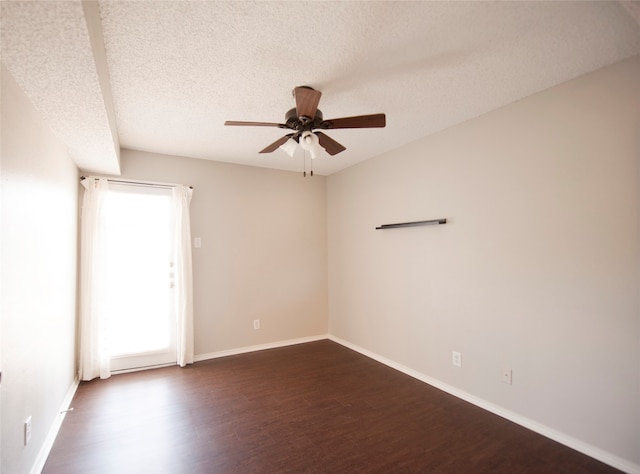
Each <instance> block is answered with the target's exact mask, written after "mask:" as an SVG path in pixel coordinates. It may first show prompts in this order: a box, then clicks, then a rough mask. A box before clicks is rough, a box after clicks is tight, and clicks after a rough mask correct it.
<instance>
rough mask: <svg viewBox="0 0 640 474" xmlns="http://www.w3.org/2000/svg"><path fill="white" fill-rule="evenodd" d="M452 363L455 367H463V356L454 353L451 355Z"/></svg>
mask: <svg viewBox="0 0 640 474" xmlns="http://www.w3.org/2000/svg"><path fill="white" fill-rule="evenodd" d="M451 362H452V363H453V365H454V366H455V367H462V354H460V353H459V352H456V351H453V352H452V353H451Z"/></svg>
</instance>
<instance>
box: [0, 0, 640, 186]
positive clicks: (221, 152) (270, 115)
mask: <svg viewBox="0 0 640 474" xmlns="http://www.w3.org/2000/svg"><path fill="white" fill-rule="evenodd" d="M22 3H26V4H33V5H37V8H36V7H32V8H31V10H32V11H31V12H30V13H29V14H28V15H27V16H25V15H24V14H23V15H22V17H21V18H20V21H22V22H23V23H24V24H22V25H20V24H18V23H19V22H18V21H17V20H16V18H15V17H16V16H20V15H16V14H15V11H19V10H21V9H24V8H27V7H17V6H16V4H22ZM83 3H84V5H82V4H83ZM83 7H84V10H85V11H87V2H77V1H68V2H12V1H9V2H2V13H3V25H2V27H3V32H2V42H3V61H5V62H7V63H8V64H7V65H8V67H9V70H10V71H11V72H12V74H13V75H14V76H15V77H16V80H17V81H18V83H20V84H21V85H22V87H23V89H25V91H26V92H27V94H28V95H29V96H30V97H31V99H32V101H33V102H34V103H35V105H36V107H38V108H40V109H41V110H42V111H43V116H45V117H46V118H47V119H48V120H50V121H51V123H52V128H53V129H54V130H62V131H63V132H64V133H62V132H61V133H62V135H64V136H65V137H66V138H65V140H66V141H67V142H68V143H70V147H71V148H73V147H74V146H75V147H77V145H73V146H72V145H71V144H72V143H74V140H73V139H71V140H70V139H69V138H68V136H69V135H73V134H74V131H75V132H76V134H77V135H79V137H76V139H75V143H76V144H77V143H80V144H82V143H85V142H87V141H89V142H92V141H93V140H94V139H95V140H96V143H87V144H86V145H87V152H88V153H87V154H88V155H91V156H89V157H87V156H81V157H80V158H78V160H77V162H78V163H79V165H80V166H81V167H82V168H85V169H88V170H92V169H93V168H99V167H100V166H101V163H100V162H101V160H108V159H115V160H116V161H117V154H116V155H114V154H113V153H112V152H111V153H108V152H107V153H105V152H101V153H100V152H94V149H101V147H103V146H104V143H103V142H106V141H108V139H109V138H112V139H113V138H114V137H115V139H116V141H117V140H119V143H120V146H122V147H123V148H130V149H135V150H144V151H152V152H157V153H165V154H172V155H179V156H188V157H194V158H204V159H211V160H218V161H228V162H235V163H241V164H247V165H254V166H265V167H272V168H278V169H288V170H296V171H299V170H302V167H303V152H302V150H299V151H298V154H296V156H294V157H293V158H290V157H289V156H287V155H286V154H285V153H284V152H283V151H281V150H277V151H276V152H274V153H272V154H269V155H260V154H258V151H259V150H261V149H262V148H264V147H265V146H266V145H268V144H270V143H271V142H273V141H275V140H276V139H277V138H279V137H281V136H282V135H283V134H284V131H283V130H280V129H277V128H264V127H225V126H224V125H223V123H224V121H225V120H246V121H265V122H283V121H284V114H285V112H286V111H287V110H288V109H289V108H291V107H293V106H294V105H295V103H294V99H293V97H292V96H291V91H292V89H293V88H294V87H296V86H300V85H309V86H312V87H314V88H315V89H318V90H320V91H322V93H323V96H322V99H321V101H320V109H321V110H322V111H323V113H324V116H325V118H337V117H343V116H352V115H361V114H370V113H378V112H384V113H386V114H387V127H386V128H383V129H353V130H332V131H329V132H327V133H328V134H329V135H330V136H331V137H332V138H334V139H336V140H337V141H339V142H341V143H342V144H343V145H344V146H346V147H347V150H346V151H345V152H343V153H340V154H338V155H336V156H329V155H324V156H322V157H320V158H318V159H316V160H314V163H313V166H314V171H315V172H316V173H318V174H331V173H333V172H336V171H338V170H340V169H343V168H346V167H348V166H351V165H353V164H355V163H358V162H360V161H363V160H366V159H368V158H371V157H373V156H376V155H378V154H380V153H382V152H385V151H387V150H390V149H393V148H396V147H398V146H401V145H403V144H405V143H408V142H411V141H414V140H416V139H418V138H421V137H423V136H426V135H429V134H432V133H434V132H437V131H439V130H442V129H445V128H447V127H450V126H452V125H455V124H457V123H460V122H463V121H465V120H468V119H470V118H473V117H476V116H478V115H481V114H483V113H486V112H488V111H491V110H494V109H496V108H499V107H502V106H504V105H506V104H509V103H511V102H514V101H516V100H519V99H521V98H523V97H525V96H528V95H530V94H533V93H535V92H538V91H541V90H544V89H546V88H549V87H552V86H554V85H556V84H559V83H561V82H564V81H567V80H570V79H573V78H575V77H577V76H579V75H582V74H585V73H587V72H590V71H593V70H595V69H598V68H600V67H603V66H606V65H609V64H612V63H615V62H617V61H620V60H623V59H625V58H627V57H630V56H633V55H636V54H639V53H640V25H639V24H638V16H637V11H638V10H637V3H636V2H629V1H624V2H591V1H590V2H523V1H518V2H398V1H394V2H384V1H376V2H355V1H353V2H351V1H344V2H322V1H313V2H299V1H286V2H285V1H281V2H266V1H265V2H241V1H234V2H212V1H200V2H186V1H163V2H156V1H132V2H127V1H102V2H100V3H99V7H100V10H99V11H100V15H101V26H102V31H101V32H100V33H102V35H103V37H104V47H105V50H106V63H107V64H108V73H106V72H104V71H102V69H103V68H101V66H100V64H101V62H100V57H99V56H100V54H98V53H99V51H96V46H95V41H94V45H93V46H92V45H91V44H90V42H89V34H88V32H87V26H83V25H82V24H81V18H82V17H81V15H82V10H83ZM634 15H635V17H634ZM5 18H8V19H10V21H5ZM59 22H62V23H63V25H59V27H60V28H63V27H64V28H65V30H63V31H64V33H63V32H62V30H56V29H55V28H54V33H52V34H54V40H57V41H58V42H59V43H60V44H57V43H55V41H54V42H53V43H54V44H56V47H55V49H54V52H56V53H57V54H56V55H55V56H54V58H53V59H52V60H51V59H49V55H50V50H49V48H50V45H51V44H52V41H51V40H49V41H47V40H45V39H43V38H35V39H34V40H33V41H31V40H27V39H24V38H23V37H22V36H24V35H25V32H24V30H25V28H26V29H27V30H29V23H32V25H31V26H32V28H31V32H30V33H28V34H27V36H28V37H29V36H38V35H35V33H34V31H39V32H42V30H43V27H42V25H43V24H44V25H51V24H57V23H59ZM98 26H100V25H98ZM49 29H51V28H49ZM98 29H99V28H98ZM45 30H46V28H45ZM88 30H89V32H91V31H92V27H91V26H89V28H88ZM69 31H71V32H73V33H72V34H70V33H69ZM56 35H57V36H56ZM94 36H95V35H94ZM60 37H62V38H64V41H61V40H60ZM37 39H39V40H40V44H38V43H37V41H36V40H37ZM91 56H93V61H94V67H93V71H87V68H89V69H90V68H91V67H90V66H91V64H90V62H91V61H90V59H91ZM30 58H31V59H30ZM39 62H43V63H44V65H45V66H47V64H49V63H54V62H55V63H57V65H58V68H59V69H61V70H62V72H61V73H60V72H58V75H56V74H55V71H54V73H53V74H50V73H51V71H49V69H48V66H47V67H44V68H42V69H40V70H38V65H39V64H38V63H39ZM25 64H26V65H25ZM52 67H53V66H52ZM54 69H55V68H54ZM60 74H62V75H60ZM50 75H51V78H52V79H50V80H49V83H48V84H46V82H47V77H48V76H50ZM34 77H35V79H37V80H34ZM105 78H106V79H107V82H108V86H110V89H111V91H112V94H113V98H111V94H110V93H107V94H105V85H104V84H102V87H101V84H100V81H104V80H105ZM34 83H35V85H34ZM43 83H44V84H43ZM85 89H90V90H91V92H89V93H87V92H86V90H85ZM96 91H101V93H102V98H103V101H102V102H103V104H102V106H100V104H96V103H94V102H96ZM107 92H108V88H107ZM98 102H99V101H98ZM105 103H106V104H107V106H106V107H105ZM110 104H111V105H113V106H115V124H116V126H115V127H114V126H111V127H109V125H108V123H109V120H108V113H109V112H108V109H109V106H110ZM74 112H75V113H74ZM87 114H88V115H89V117H86V115H87ZM79 121H80V122H82V123H80V124H79V123H78V122H79ZM85 125H89V128H91V129H93V130H94V134H93V135H92V134H91V133H90V132H87V131H86V130H85V129H86V128H87V127H86V126H85ZM116 127H117V132H116V131H115V130H114V129H115V128H116ZM96 130H97V131H99V132H97V133H95V131H96ZM96 134H97V135H99V136H100V137H102V139H100V138H95V136H94V135H96ZM112 135H113V136H114V137H112ZM92 152H93V155H92ZM75 155H77V154H74V156H75ZM92 158H93V161H94V162H93V163H90V162H88V161H87V160H89V161H90V160H91V159H92Z"/></svg>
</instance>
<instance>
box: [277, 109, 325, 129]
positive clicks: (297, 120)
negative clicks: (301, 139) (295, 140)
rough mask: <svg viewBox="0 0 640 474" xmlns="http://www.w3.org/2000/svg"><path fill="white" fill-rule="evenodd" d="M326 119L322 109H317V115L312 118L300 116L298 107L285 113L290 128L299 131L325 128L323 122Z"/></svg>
mask: <svg viewBox="0 0 640 474" xmlns="http://www.w3.org/2000/svg"><path fill="white" fill-rule="evenodd" d="M323 121H324V119H323V117H322V111H321V110H320V109H317V110H316V116H315V117H314V118H313V120H311V119H310V118H309V117H305V116H304V115H303V116H300V117H299V116H298V112H297V110H296V108H295V107H294V108H293V109H289V110H288V111H287V113H286V114H285V123H286V125H287V127H288V128H290V129H291V130H295V131H297V132H298V133H302V132H307V131H309V132H310V131H311V130H314V129H316V128H323V127H322V123H323Z"/></svg>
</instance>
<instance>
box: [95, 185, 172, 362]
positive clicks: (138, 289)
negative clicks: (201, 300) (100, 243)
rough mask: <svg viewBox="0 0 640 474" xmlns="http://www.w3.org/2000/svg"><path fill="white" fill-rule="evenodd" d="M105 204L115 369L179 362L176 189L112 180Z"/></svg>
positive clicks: (109, 305)
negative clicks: (175, 285) (174, 259)
mask: <svg viewBox="0 0 640 474" xmlns="http://www.w3.org/2000/svg"><path fill="white" fill-rule="evenodd" d="M106 206H107V209H106V210H107V216H108V220H107V226H106V227H107V228H106V233H107V248H108V250H107V253H108V271H107V287H108V327H109V330H108V332H109V348H110V353H111V370H112V371H118V370H125V369H132V368H139V367H146V366H153V365H161V364H169V363H174V362H176V344H175V341H176V336H175V334H176V327H175V326H176V323H175V315H174V311H173V308H174V305H173V298H172V297H173V291H172V284H171V280H172V276H173V274H172V271H173V268H172V267H173V263H172V248H173V245H172V244H173V242H172V232H171V215H172V210H171V190H170V189H163V188H153V187H142V186H132V185H117V184H110V185H109V195H108V197H107V200H106Z"/></svg>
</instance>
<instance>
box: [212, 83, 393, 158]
mask: <svg viewBox="0 0 640 474" xmlns="http://www.w3.org/2000/svg"><path fill="white" fill-rule="evenodd" d="M293 95H294V97H295V99H296V106H295V108H293V109H290V110H289V111H287V113H286V114H285V123H270V122H239V121H234V120H228V121H226V122H225V123H224V124H225V125H231V126H250V127H278V128H283V129H289V130H293V132H294V133H290V134H288V135H285V136H284V137H281V138H279V139H278V140H276V141H275V142H273V143H272V144H270V145H268V146H267V147H266V148H264V149H263V150H261V151H260V153H272V152H273V151H275V150H277V149H278V148H281V149H282V150H283V151H284V152H285V153H287V155H289V156H290V157H293V155H294V154H295V151H296V149H297V147H298V145H300V147H301V148H302V149H303V150H305V151H308V152H309V154H310V155H311V158H312V159H314V158H317V157H318V156H320V154H321V153H322V152H323V151H326V152H327V153H329V154H330V155H337V154H338V153H341V152H343V151H344V150H346V148H345V147H344V146H343V145H341V144H340V143H338V142H337V141H335V140H334V139H333V138H331V137H329V136H328V135H326V134H325V133H322V132H321V131H315V130H330V129H339V128H382V127H384V126H386V117H385V114H371V115H359V116H355V117H342V118H337V119H331V120H324V117H323V115H322V112H321V111H320V110H319V109H318V104H319V103H320V97H321V96H322V92H320V91H317V90H315V89H313V88H311V87H308V86H300V87H296V88H295V89H294V90H293Z"/></svg>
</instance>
